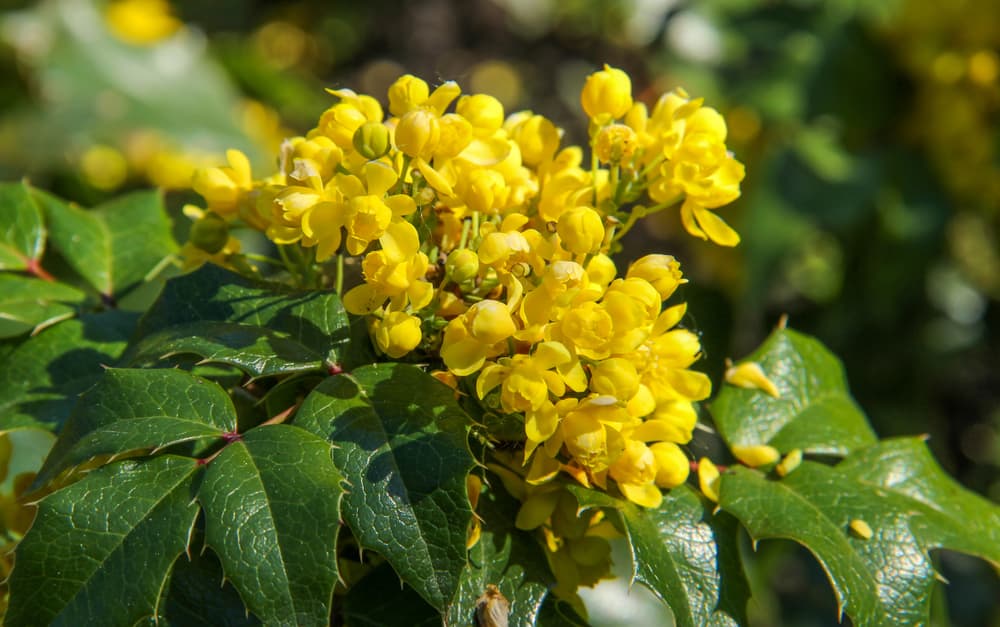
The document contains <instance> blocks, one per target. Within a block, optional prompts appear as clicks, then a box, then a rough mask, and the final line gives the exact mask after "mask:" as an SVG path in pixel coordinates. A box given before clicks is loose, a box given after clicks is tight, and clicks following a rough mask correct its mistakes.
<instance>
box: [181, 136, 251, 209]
mask: <svg viewBox="0 0 1000 627" xmlns="http://www.w3.org/2000/svg"><path fill="white" fill-rule="evenodd" d="M226 160H227V161H228V162H229V167H221V168H201V169H199V170H196V171H195V174H194V180H193V181H192V182H191V187H192V188H194V191H196V192H198V193H199V194H201V195H202V197H203V198H204V199H205V202H206V203H208V209H209V210H211V211H214V212H215V213H217V214H219V215H220V216H222V217H225V218H229V217H232V216H235V215H236V213H238V212H239V209H240V204H241V203H242V202H243V201H244V199H245V198H246V195H247V192H249V191H250V190H252V189H253V176H251V173H250V160H249V159H247V157H246V155H245V154H243V153H242V152H240V151H239V150H227V151H226Z"/></svg>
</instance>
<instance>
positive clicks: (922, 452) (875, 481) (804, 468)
mask: <svg viewBox="0 0 1000 627" xmlns="http://www.w3.org/2000/svg"><path fill="white" fill-rule="evenodd" d="M719 494H720V501H719V504H720V506H721V507H722V509H724V510H726V511H728V512H730V513H732V514H733V515H734V516H735V517H736V518H738V519H739V520H740V522H741V523H742V524H743V525H744V526H745V527H746V528H747V530H748V531H749V532H750V535H751V536H752V537H753V538H754V539H755V540H759V539H764V538H786V539H790V540H794V541H796V542H798V543H800V544H802V545H803V546H804V547H805V548H807V549H808V550H809V551H810V552H812V553H813V555H815V556H816V558H817V559H818V560H819V561H820V563H821V564H822V565H823V568H824V569H825V570H826V572H827V575H828V576H829V578H830V581H831V583H832V584H833V588H834V592H835V593H836V595H837V599H838V602H839V603H840V605H841V607H842V608H843V610H844V611H846V613H847V614H848V615H849V616H850V617H851V618H852V619H853V620H854V622H855V624H859V625H914V624H926V623H927V621H928V620H929V606H930V597H931V589H932V587H933V584H934V570H933V566H932V563H931V560H930V558H929V557H928V555H927V552H928V551H929V550H930V549H935V548H946V549H951V550H955V551H962V552H965V553H971V554H973V555H977V556H980V557H983V558H984V559H987V560H989V561H990V562H992V563H993V564H994V565H1000V507H997V506H996V505H994V504H991V503H989V502H988V501H986V500H985V499H983V498H981V497H979V496H977V495H975V494H973V493H971V492H968V491H966V490H964V489H963V488H961V487H960V486H959V485H958V484H957V483H955V482H954V481H953V480H952V479H950V478H949V477H948V476H947V475H946V474H945V473H944V472H943V471H942V470H941V468H940V467H939V466H938V465H937V463H936V462H935V461H934V460H933V458H932V457H931V455H930V453H929V452H928V451H927V449H926V446H925V445H924V443H923V442H922V441H920V440H918V439H912V438H907V439H896V440H888V441H885V442H882V443H879V444H876V445H874V446H871V447H869V448H866V449H863V450H860V451H858V452H856V453H854V454H852V455H851V456H849V457H847V458H846V459H845V460H844V461H842V462H841V463H840V464H838V465H837V466H834V467H830V466H825V465H823V464H818V463H815V462H810V461H805V462H803V463H802V465H801V466H799V467H798V468H797V469H796V470H795V471H794V472H792V473H791V474H790V475H788V476H787V477H786V478H785V479H782V480H780V481H775V480H773V479H770V478H768V477H766V476H764V475H763V474H761V473H760V472H758V471H755V470H750V469H747V468H742V467H736V468H733V469H732V470H730V471H729V472H726V473H723V475H722V479H721V484H720V492H719ZM856 520H857V521H863V522H864V523H866V524H867V525H868V527H870V529H871V530H872V536H871V537H870V538H867V539H866V538H864V537H862V536H861V535H860V534H858V533H856V532H853V531H851V530H850V524H851V522H852V521H856Z"/></svg>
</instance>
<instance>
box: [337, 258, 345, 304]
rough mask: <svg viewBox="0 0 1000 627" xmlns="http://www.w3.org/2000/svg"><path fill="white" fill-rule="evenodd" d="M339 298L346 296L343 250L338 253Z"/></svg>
mask: <svg viewBox="0 0 1000 627" xmlns="http://www.w3.org/2000/svg"><path fill="white" fill-rule="evenodd" d="M336 280H337V283H336V288H337V296H338V297H340V296H342V295H343V294H344V251H343V248H341V250H340V251H338V252H337V279H336Z"/></svg>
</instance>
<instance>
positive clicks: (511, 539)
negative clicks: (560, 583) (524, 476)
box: [446, 475, 555, 627]
mask: <svg viewBox="0 0 1000 627" xmlns="http://www.w3.org/2000/svg"><path fill="white" fill-rule="evenodd" d="M488 477H489V481H490V485H484V486H483V491H482V493H481V495H480V497H479V506H478V507H477V508H476V514H477V516H479V517H480V521H481V525H482V535H481V537H480V538H479V542H477V543H476V545H475V546H473V547H472V548H471V549H469V563H468V566H467V567H466V568H465V570H464V571H463V573H462V578H461V581H460V582H459V588H458V593H457V594H456V595H455V598H454V600H453V601H452V603H451V605H450V607H449V608H448V612H447V614H446V623H447V624H449V625H465V624H469V623H470V622H471V621H472V617H473V616H475V611H476V601H477V600H478V599H479V597H480V596H482V594H483V592H484V591H485V590H486V586H487V585H489V584H493V585H495V586H497V587H498V588H499V589H500V592H501V594H503V595H504V597H506V598H507V600H508V601H509V602H510V615H509V617H508V622H509V624H510V625H511V626H512V627H514V626H517V627H530V626H531V625H534V624H535V623H536V621H537V619H538V613H539V612H540V611H541V607H542V603H543V601H544V600H545V598H546V596H547V595H548V592H549V588H550V587H551V586H552V585H554V584H555V582H554V580H553V579H552V576H551V574H549V566H548V564H547V563H546V560H545V554H544V552H543V551H542V547H541V545H540V544H539V542H538V540H537V539H535V538H534V537H533V536H532V534H531V533H529V532H527V531H521V530H520V529H517V528H516V527H515V526H514V515H515V514H516V513H517V510H518V507H520V503H518V502H517V501H515V500H514V499H513V498H512V497H511V496H510V495H508V494H507V493H506V492H505V491H504V489H503V487H502V483H501V481H500V479H499V478H498V477H496V476H494V475H489V476H488Z"/></svg>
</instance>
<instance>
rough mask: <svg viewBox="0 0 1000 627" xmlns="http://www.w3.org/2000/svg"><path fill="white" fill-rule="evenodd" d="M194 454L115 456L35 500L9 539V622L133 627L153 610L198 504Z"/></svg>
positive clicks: (180, 550) (6, 619)
mask: <svg viewBox="0 0 1000 627" xmlns="http://www.w3.org/2000/svg"><path fill="white" fill-rule="evenodd" d="M197 469H198V466H197V465H196V464H195V462H194V460H191V459H187V458H182V457H174V456H168V455H165V456H162V457H158V458H156V459H152V460H149V461H131V460H127V461H123V462H119V463H116V464H111V465H109V466H106V467H104V468H101V469H99V470H95V471H94V472H92V473H90V474H89V475H87V477H86V478H84V479H83V480H82V481H79V482H77V483H75V484H73V485H71V486H70V487H68V488H65V489H63V490H60V491H59V492H56V493H55V494H52V495H51V496H49V497H47V498H46V499H44V500H43V501H42V502H41V503H40V505H39V508H38V515H37V517H36V519H35V523H34V525H33V526H32V528H31V530H30V531H29V532H28V533H27V535H26V536H25V537H24V539H23V540H22V541H21V543H20V544H19V545H18V548H17V553H16V556H15V566H14V571H13V573H12V574H11V577H10V608H9V609H8V610H7V615H6V617H5V621H6V624H8V625H66V626H69V627H76V626H79V625H133V624H134V623H136V622H138V621H140V620H143V619H144V618H146V617H149V616H156V615H157V613H158V608H157V604H158V602H159V600H160V597H161V591H162V589H163V587H164V586H165V585H166V584H167V578H168V575H169V572H170V567H171V565H172V564H173V563H174V560H176V559H177V556H178V555H180V554H181V553H182V552H183V551H184V550H185V548H186V547H187V540H188V536H189V534H190V533H191V528H192V526H193V525H194V522H195V518H196V516H197V513H198V507H197V506H196V505H195V504H194V502H193V499H192V493H191V492H192V487H191V479H192V476H193V474H194V473H195V471H196V470H197Z"/></svg>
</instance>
